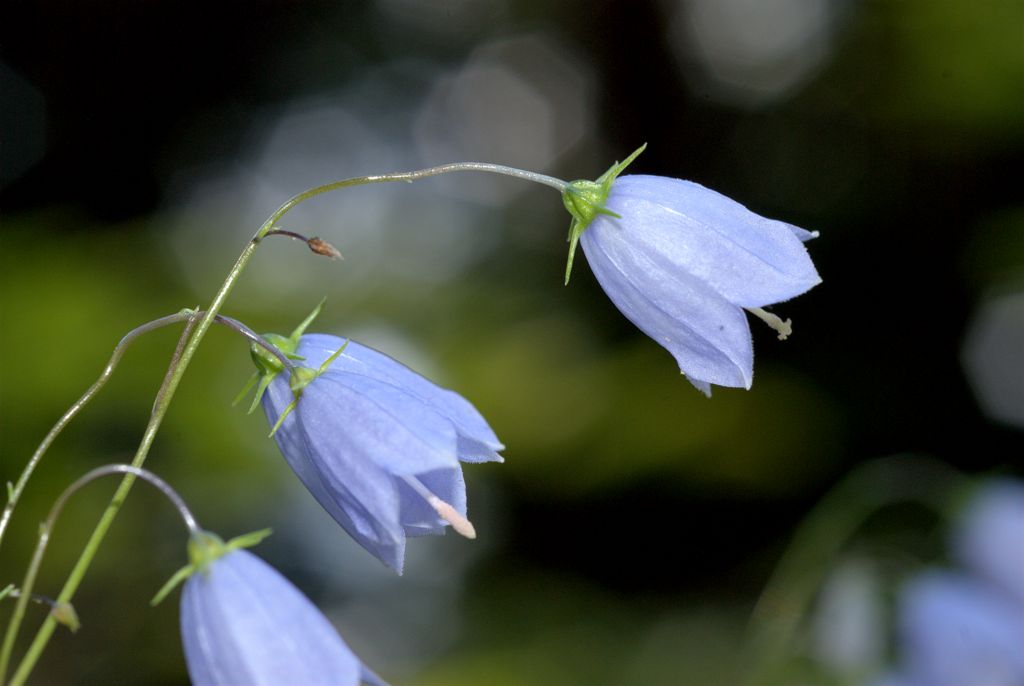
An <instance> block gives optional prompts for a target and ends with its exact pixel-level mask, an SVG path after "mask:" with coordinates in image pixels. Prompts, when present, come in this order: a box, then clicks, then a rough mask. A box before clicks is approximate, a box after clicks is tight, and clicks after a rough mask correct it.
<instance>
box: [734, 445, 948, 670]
mask: <svg viewBox="0 0 1024 686" xmlns="http://www.w3.org/2000/svg"><path fill="white" fill-rule="evenodd" d="M967 485H968V481H967V479H966V477H964V476H962V475H960V474H959V473H957V472H956V471H955V470H953V469H951V468H949V467H947V466H945V465H943V464H941V463H939V462H936V461H934V460H929V459H925V458H919V457H908V456H897V457H889V458H882V459H878V460H874V461H871V462H867V463H865V464H863V465H861V466H860V467H858V468H857V469H855V470H853V471H852V472H850V474H849V475H847V476H846V477H845V478H844V479H843V480H842V481H840V482H839V483H838V484H837V485H836V486H835V487H834V488H833V489H832V490H831V491H829V492H828V493H827V494H826V495H825V496H824V498H822V500H821V501H820V502H819V503H818V504H817V505H816V506H815V507H814V509H813V510H811V512H810V514H808V515H807V517H806V518H805V519H804V521H803V522H802V523H801V524H800V526H799V527H798V528H797V530H796V533H795V534H794V535H793V540H792V542H791V543H790V544H789V546H788V547H787V548H786V550H785V552H784V553H783V555H782V558H781V559H780V560H779V563H778V565H777V566H776V568H775V571H774V573H773V574H772V576H771V578H770V579H769V581H768V584H767V586H766V587H765V589H764V591H763V592H762V593H761V597H760V598H759V599H758V602H757V605H756V606H755V607H754V611H753V613H752V614H751V618H750V625H749V627H748V632H747V633H748V640H747V641H746V645H747V646H748V648H749V650H750V651H751V655H750V656H749V657H748V661H747V666H748V668H749V671H748V672H747V674H746V679H745V681H744V683H745V684H747V686H767V685H770V684H779V683H788V681H786V680H785V679H786V677H785V676H783V675H782V674H781V672H782V671H783V670H784V669H785V667H786V664H787V662H788V661H789V660H790V659H792V657H793V653H794V644H795V642H796V640H797V636H798V633H799V630H800V626H801V624H802V622H803V621H804V620H805V619H806V617H807V614H808V611H809V609H810V607H811V605H812V603H813V602H814V598H815V596H816V594H817V593H818V591H819V590H820V589H821V586H822V583H823V582H824V580H825V577H826V575H827V574H828V572H829V570H830V569H831V568H832V566H833V565H834V563H835V562H836V560H837V559H838V557H839V554H840V552H841V551H842V549H843V548H844V547H845V546H846V545H847V544H849V542H850V540H851V539H852V538H853V536H854V534H855V533H856V532H857V530H858V529H859V528H860V526H861V525H862V524H863V523H864V522H865V521H866V520H867V519H868V517H870V516H871V515H873V514H874V513H875V512H878V511H879V510H881V509H883V508H885V507H888V506H891V505H894V504H897V503H917V504H920V505H923V506H924V507H926V508H929V509H931V510H932V511H934V512H935V513H937V514H938V515H940V516H944V515H945V514H947V506H948V505H949V502H950V496H951V494H953V493H955V492H956V490H957V489H962V488H965V487H966V486H967Z"/></svg>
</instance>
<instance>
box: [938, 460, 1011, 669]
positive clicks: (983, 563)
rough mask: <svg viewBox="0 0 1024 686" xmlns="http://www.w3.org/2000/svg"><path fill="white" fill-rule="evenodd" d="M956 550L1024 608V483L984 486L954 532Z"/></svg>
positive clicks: (1001, 483) (968, 563) (1004, 481)
mask: <svg viewBox="0 0 1024 686" xmlns="http://www.w3.org/2000/svg"><path fill="white" fill-rule="evenodd" d="M953 551H954V553H955V555H956V556H957V558H958V559H959V560H960V561H961V562H962V563H963V564H964V565H965V566H966V567H967V568H969V569H970V570H971V571H973V572H974V573H975V574H977V575H978V576H980V577H982V578H984V579H986V580H987V581H989V582H991V583H992V584H994V585H996V586H998V587H999V588H1001V589H1003V590H1004V591H1006V592H1007V593H1010V594H1011V595H1013V596H1014V597H1015V598H1016V599H1017V602H1018V603H1020V604H1021V606H1022V607H1024V485H1022V484H1021V483H1019V482H1016V481H1010V480H1002V481H996V482H993V483H991V484H988V485H986V486H985V487H984V488H982V489H981V490H980V491H979V492H978V493H977V494H976V495H975V497H974V498H973V499H972V500H971V503H970V504H969V506H968V508H967V510H966V511H965V512H964V515H963V517H962V518H961V521H960V525H959V527H957V529H956V531H955V532H954V535H953ZM1022 643H1024V639H1022ZM1022 649H1024V648H1022Z"/></svg>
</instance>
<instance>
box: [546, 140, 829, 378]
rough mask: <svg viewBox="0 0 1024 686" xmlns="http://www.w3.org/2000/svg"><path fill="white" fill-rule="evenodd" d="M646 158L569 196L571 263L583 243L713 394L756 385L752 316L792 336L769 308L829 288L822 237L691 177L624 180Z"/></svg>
mask: <svg viewBox="0 0 1024 686" xmlns="http://www.w3.org/2000/svg"><path fill="white" fill-rule="evenodd" d="M641 150H642V148H641ZM639 152H640V151H637V152H636V153H634V154H633V155H632V156H630V158H628V159H627V160H626V161H625V162H624V163H621V164H616V165H615V166H613V167H612V168H611V169H609V170H608V172H606V174H605V175H604V176H602V177H601V178H600V179H598V181H596V182H574V183H573V184H570V185H569V188H568V189H567V190H566V192H565V193H564V194H563V200H564V201H565V203H566V207H567V208H569V211H570V212H571V213H572V214H573V216H574V221H573V226H572V227H571V228H570V242H571V244H572V245H571V247H570V266H571V258H572V254H573V253H574V249H575V242H576V240H579V242H580V243H581V244H582V245H583V251H584V253H585V254H586V256H587V261H588V262H589V263H590V267H591V269H592V270H593V272H594V275H595V276H596V277H597V280H598V282H599V283H600V284H601V286H602V288H604V290H605V292H606V293H607V294H608V296H609V297H610V298H611V300H612V302H613V303H615V305H616V306H617V307H618V308H619V310H620V311H621V312H622V313H623V314H624V315H626V317H627V318H628V319H629V320H630V321H631V322H633V323H634V324H636V326H637V327H638V328H639V329H640V330H641V331H643V332H644V333H645V334H647V335H648V336H650V337H651V338H653V339H654V340H655V341H657V342H658V343H659V344H661V345H662V346H664V347H665V348H666V349H668V351H669V352H670V353H672V355H673V357H675V359H676V362H677V363H678V364H679V368H680V370H681V371H682V373H683V374H685V375H686V377H687V379H689V380H690V382H691V383H693V385H694V386H696V387H697V388H698V389H700V390H701V391H703V392H704V393H705V394H708V395H710V392H711V385H712V384H716V385H719V386H731V387H739V388H748V389H749V388H750V385H751V383H752V381H753V364H754V351H753V344H752V341H751V336H750V327H749V324H748V322H747V314H746V313H747V312H751V313H752V314H754V315H756V316H758V317H760V318H761V319H763V320H765V321H766V322H767V323H768V324H769V325H770V326H772V327H773V328H775V329H776V330H777V331H778V333H779V338H780V339H781V338H785V337H786V336H787V335H789V333H790V323H789V322H788V321H782V320H781V319H779V318H778V317H777V316H775V315H773V314H771V313H770V312H766V311H765V310H764V309H762V308H764V307H765V306H767V305H771V304H774V303H779V302H782V301H784V300H789V299H790V298H793V297H795V296H798V295H800V294H801V293H804V292H806V291H807V290H809V289H810V288H812V287H813V286H815V285H816V284H818V283H820V282H821V278H820V277H819V276H818V272H817V271H816V270H815V268H814V265H813V264H812V262H811V259H810V257H809V256H808V254H807V250H806V249H805V248H804V246H803V242H804V241H806V240H808V239H810V238H813V237H814V236H815V235H816V234H813V233H811V232H809V231H805V230H804V229H800V228H798V227H795V226H791V225H790V224H786V223H783V222H780V221H774V220H771V219H766V218H764V217H761V216H760V215H757V214H755V213H753V212H751V211H750V210H748V209H747V208H746V207H744V206H743V205H741V204H739V203H738V202H736V201H734V200H731V199H730V198H727V197H726V196H724V195H721V194H720V193H716V192H715V191H712V190H710V189H707V188H705V187H703V186H701V185H699V184H696V183H693V182H691V181H683V180H681V179H673V178H667V177H663V176H644V175H633V176H622V177H619V176H618V174H619V173H620V172H621V171H622V170H623V169H624V168H625V166H626V165H627V164H629V162H631V161H632V159H633V158H634V157H635V156H636V155H637V154H638V153H639ZM567 278H568V274H567Z"/></svg>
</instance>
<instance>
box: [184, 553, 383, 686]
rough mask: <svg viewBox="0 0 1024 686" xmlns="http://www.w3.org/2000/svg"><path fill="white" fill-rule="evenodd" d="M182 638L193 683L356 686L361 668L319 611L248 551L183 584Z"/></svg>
mask: <svg viewBox="0 0 1024 686" xmlns="http://www.w3.org/2000/svg"><path fill="white" fill-rule="evenodd" d="M181 633H182V641H183V643H184V649H185V659H186V662H187V664H188V670H189V676H190V677H191V679H192V683H193V684H194V686H239V685H241V684H246V685H252V686H281V685H282V684H303V685H304V686H355V685H356V684H358V683H359V679H360V674H361V672H362V670H363V667H362V665H361V663H360V661H359V659H358V658H357V657H356V656H355V655H353V654H352V651H351V650H349V648H348V646H347V645H345V642H344V641H343V640H342V639H341V637H340V636H339V635H338V632H337V631H336V630H335V629H334V627H333V626H332V625H331V623H330V622H328V621H327V618H326V617H324V615H323V614H322V613H321V612H320V611H319V610H318V609H317V608H316V606H314V605H313V604H312V603H311V602H310V601H309V599H308V598H306V596H304V595H303V594H302V593H301V592H300V591H299V590H298V589H297V588H295V587H294V586H293V585H292V584H291V583H290V582H288V580H287V579H285V578H284V577H283V576H281V575H280V574H279V573H278V572H277V571H276V570H274V569H273V568H272V567H270V566H269V565H268V564H266V563H265V562H263V561H262V560H260V559H259V558H258V557H256V556H255V555H252V554H251V553H249V552H247V551H244V550H234V551H231V552H229V553H227V554H226V555H224V556H223V557H221V558H218V559H217V560H214V561H213V562H212V563H210V565H209V567H208V568H207V569H206V570H205V571H203V572H197V573H196V574H194V575H193V576H191V577H190V578H189V579H188V581H186V582H185V587H184V589H183V591H182V596H181Z"/></svg>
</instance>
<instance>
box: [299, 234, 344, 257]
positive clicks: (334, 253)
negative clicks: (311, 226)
mask: <svg viewBox="0 0 1024 686" xmlns="http://www.w3.org/2000/svg"><path fill="white" fill-rule="evenodd" d="M306 245H308V246H309V249H310V250H312V251H313V252H315V253H316V254H317V255H323V256H324V257H329V258H331V259H332V260H338V259H341V252H340V251H339V250H338V249H337V248H335V247H334V246H333V245H331V244H330V243H328V242H327V241H325V240H324V239H322V238H317V237H316V236H314V237H313V238H310V239H309V240H307V241H306Z"/></svg>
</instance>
